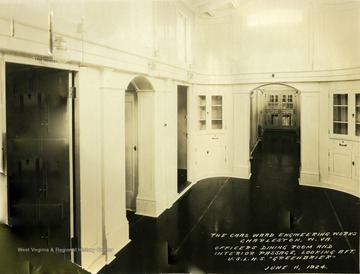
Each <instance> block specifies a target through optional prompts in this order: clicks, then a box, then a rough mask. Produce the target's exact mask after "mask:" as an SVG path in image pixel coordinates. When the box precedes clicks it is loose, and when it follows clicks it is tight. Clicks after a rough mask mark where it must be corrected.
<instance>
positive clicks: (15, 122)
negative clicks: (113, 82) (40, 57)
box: [6, 63, 72, 256]
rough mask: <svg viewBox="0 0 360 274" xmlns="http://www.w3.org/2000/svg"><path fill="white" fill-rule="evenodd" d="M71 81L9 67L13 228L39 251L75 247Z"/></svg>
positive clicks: (56, 73)
mask: <svg viewBox="0 0 360 274" xmlns="http://www.w3.org/2000/svg"><path fill="white" fill-rule="evenodd" d="M69 75H70V74H69V71H63V70H57V69H51V68H43V67H35V66H29V65H21V64H12V63H8V64H6V134H7V153H6V154H7V174H8V186H9V225H10V226H12V228H13V230H14V231H17V232H19V233H21V234H22V235H24V236H25V237H27V238H29V239H30V242H29V243H30V244H32V245H35V244H36V246H42V247H63V248H68V247H70V168H69V167H70V161H69V153H70V149H71V146H70V145H69V137H70V134H71V133H70V132H72V131H71V125H72V123H71V120H70V119H71V115H70V114H71V111H72V108H71V105H70V104H71V100H69V99H68V91H69ZM68 256H69V254H68Z"/></svg>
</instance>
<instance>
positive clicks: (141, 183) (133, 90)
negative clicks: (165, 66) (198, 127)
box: [125, 76, 154, 214]
mask: <svg viewBox="0 0 360 274" xmlns="http://www.w3.org/2000/svg"><path fill="white" fill-rule="evenodd" d="M125 171H126V172H125V173H126V175H125V176H126V208H127V210H129V211H136V212H137V213H139V214H141V212H138V199H139V197H141V196H143V197H147V196H148V195H149V193H148V192H149V190H150V189H152V188H153V185H154V88H153V86H152V84H151V83H150V82H149V80H147V79H146V78H145V77H140V76H139V77H136V78H134V79H133V80H132V81H131V82H130V83H129V85H128V86H127V89H126V91H125ZM139 189H140V191H139Z"/></svg>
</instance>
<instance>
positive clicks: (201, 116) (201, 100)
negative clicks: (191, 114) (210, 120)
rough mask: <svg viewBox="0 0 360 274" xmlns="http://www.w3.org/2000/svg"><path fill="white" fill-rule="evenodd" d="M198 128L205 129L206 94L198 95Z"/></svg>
mask: <svg viewBox="0 0 360 274" xmlns="http://www.w3.org/2000/svg"><path fill="white" fill-rule="evenodd" d="M198 129H199V130H206V96H205V95H199V96H198Z"/></svg>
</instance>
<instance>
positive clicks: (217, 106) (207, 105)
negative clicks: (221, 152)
mask: <svg viewBox="0 0 360 274" xmlns="http://www.w3.org/2000/svg"><path fill="white" fill-rule="evenodd" d="M197 108H198V110H197V111H198V121H197V123H198V125H197V128H198V130H200V131H205V130H221V129H223V96H222V95H198V96H197Z"/></svg>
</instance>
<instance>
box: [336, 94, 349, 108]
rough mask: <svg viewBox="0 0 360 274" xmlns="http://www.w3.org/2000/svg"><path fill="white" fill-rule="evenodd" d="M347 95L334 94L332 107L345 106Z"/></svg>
mask: <svg viewBox="0 0 360 274" xmlns="http://www.w3.org/2000/svg"><path fill="white" fill-rule="evenodd" d="M347 105H348V95H347V94H334V106H347Z"/></svg>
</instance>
